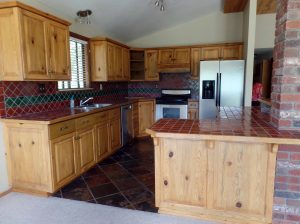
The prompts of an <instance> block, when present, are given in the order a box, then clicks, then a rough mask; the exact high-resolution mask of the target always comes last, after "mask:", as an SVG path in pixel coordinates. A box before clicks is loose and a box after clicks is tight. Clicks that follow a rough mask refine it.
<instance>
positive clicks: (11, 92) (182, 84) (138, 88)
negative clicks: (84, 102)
mask: <svg viewBox="0 0 300 224" xmlns="http://www.w3.org/2000/svg"><path fill="white" fill-rule="evenodd" d="M38 84H45V92H44V93H40V91H39V88H38ZM100 84H102V86H103V89H102V90H100ZM91 88H92V89H91V90H84V91H58V90H57V82H0V117H13V116H17V115H22V114H27V113H38V112H42V111H51V110H57V109H58V108H63V107H69V105H70V104H69V103H70V98H71V97H72V96H74V98H75V102H76V103H77V104H79V100H80V99H81V98H83V97H94V99H95V101H96V102H99V103H111V102H115V101H120V100H122V99H125V97H127V96H129V97H145V98H156V97H158V96H160V93H161V89H192V98H195V99H197V98H198V95H199V84H198V80H191V79H190V74H189V73H181V74H160V81H159V82H132V83H131V82H130V83H127V82H109V83H107V82H103V83H92V84H91Z"/></svg>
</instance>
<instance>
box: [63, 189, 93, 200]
mask: <svg viewBox="0 0 300 224" xmlns="http://www.w3.org/2000/svg"><path fill="white" fill-rule="evenodd" d="M62 196H63V198H67V199H72V200H77V201H90V200H92V199H93V196H92V195H91V193H90V191H89V190H88V189H87V188H86V189H84V188H77V189H73V190H72V191H68V192H62Z"/></svg>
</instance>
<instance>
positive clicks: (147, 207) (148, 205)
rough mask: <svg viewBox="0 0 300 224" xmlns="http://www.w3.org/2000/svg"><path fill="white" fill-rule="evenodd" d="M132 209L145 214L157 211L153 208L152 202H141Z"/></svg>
mask: <svg viewBox="0 0 300 224" xmlns="http://www.w3.org/2000/svg"><path fill="white" fill-rule="evenodd" d="M134 207H135V208H136V209H137V210H140V211H147V212H157V211H158V209H157V208H156V207H155V203H154V201H153V200H148V201H143V202H141V203H138V204H135V205H134Z"/></svg>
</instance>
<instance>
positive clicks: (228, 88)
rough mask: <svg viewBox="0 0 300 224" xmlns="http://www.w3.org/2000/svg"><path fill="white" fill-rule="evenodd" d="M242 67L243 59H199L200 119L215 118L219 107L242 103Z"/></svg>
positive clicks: (235, 105)
mask: <svg viewBox="0 0 300 224" xmlns="http://www.w3.org/2000/svg"><path fill="white" fill-rule="evenodd" d="M244 67H245V61H244V60H232V61H200V90H199V92H200V96H199V118H200V119H215V118H216V116H217V112H218V110H219V107H224V106H232V107H241V106H243V105H244V73H245V72H244Z"/></svg>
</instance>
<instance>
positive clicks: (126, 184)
mask: <svg viewBox="0 0 300 224" xmlns="http://www.w3.org/2000/svg"><path fill="white" fill-rule="evenodd" d="M114 184H115V185H116V186H117V187H118V188H119V189H120V190H121V191H126V190H129V189H133V188H137V187H142V185H141V184H140V183H139V182H138V181H137V180H136V179H135V178H132V177H131V178H123V179H118V180H115V181H114Z"/></svg>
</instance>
